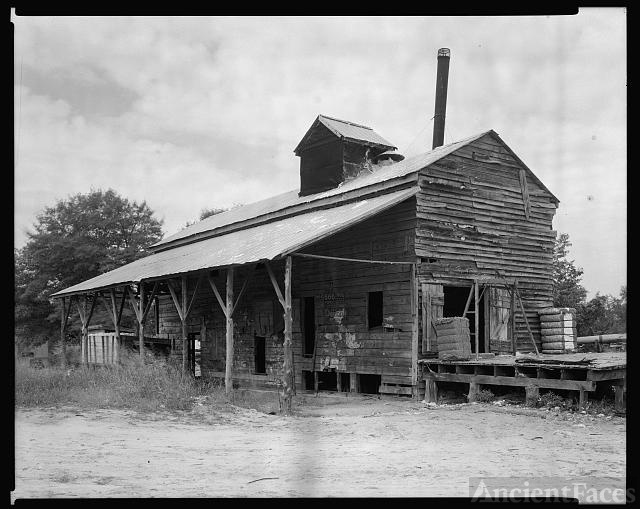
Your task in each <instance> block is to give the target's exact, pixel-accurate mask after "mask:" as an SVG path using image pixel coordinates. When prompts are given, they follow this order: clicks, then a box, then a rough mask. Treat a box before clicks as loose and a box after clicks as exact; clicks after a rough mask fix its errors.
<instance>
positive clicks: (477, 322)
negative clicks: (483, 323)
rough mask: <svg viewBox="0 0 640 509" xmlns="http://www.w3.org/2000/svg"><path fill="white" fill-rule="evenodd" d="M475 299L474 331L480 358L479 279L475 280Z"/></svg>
mask: <svg viewBox="0 0 640 509" xmlns="http://www.w3.org/2000/svg"><path fill="white" fill-rule="evenodd" d="M473 300H474V304H473V310H474V315H473V323H474V333H475V334H474V336H475V342H476V359H478V358H479V357H480V354H479V352H478V350H479V349H480V331H479V330H478V329H479V328H480V303H479V302H478V301H479V300H480V299H479V297H478V281H477V280H475V281H474V282H473Z"/></svg>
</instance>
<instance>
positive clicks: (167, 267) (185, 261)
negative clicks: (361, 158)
mask: <svg viewBox="0 0 640 509" xmlns="http://www.w3.org/2000/svg"><path fill="white" fill-rule="evenodd" d="M417 191H418V188H417V187H411V188H409V189H404V190H402V191H396V192H393V193H388V194H384V195H381V196H375V197H369V198H361V199H358V200H356V201H352V202H350V203H347V204H344V205H340V206H334V207H332V208H323V209H316V210H312V211H309V212H307V213H303V214H299V215H296V216H292V217H287V218H284V219H279V220H275V221H272V222H268V223H263V224H260V225H257V226H254V227H252V228H247V229H244V230H236V231H232V232H230V233H226V234H221V235H219V236H215V237H211V238H207V239H203V240H200V241H198V242H194V243H191V244H185V245H182V246H178V247H175V248H173V249H169V250H166V251H160V252H158V253H154V254H152V255H149V256H146V257H144V258H141V259H139V260H136V261H134V262H132V263H129V264H127V265H123V266H122V267H118V268H117V269H114V270H112V271H109V272H106V273H104V274H100V275H99V276H96V277H94V278H92V279H88V280H87V281H83V282H82V283H78V284H76V285H74V286H71V287H69V288H66V289H64V290H61V291H59V292H56V293H54V294H53V295H52V297H54V298H55V297H63V296H66V295H71V294H78V293H87V292H91V291H95V290H99V289H103V288H109V287H114V286H119V285H123V284H129V283H138V282H140V281H144V280H151V279H159V278H163V277H168V276H173V275H178V274H185V273H189V272H195V271H199V270H206V269H215V268H218V267H229V266H236V265H243V264H248V263H257V262H261V261H268V260H274V259H278V258H282V257H284V256H285V255H287V254H290V253H292V252H295V251H297V250H299V249H302V248H304V247H307V246H309V245H311V244H313V243H315V242H318V241H319V240H321V239H324V238H326V237H328V236H330V235H333V234H335V233H337V232H339V231H341V230H344V229H346V228H348V227H349V226H352V225H354V224H356V223H359V222H361V221H364V220H365V219H368V218H369V217H371V216H373V215H375V214H378V213H379V212H382V211H383V210H386V209H388V208H390V207H392V206H394V205H396V204H398V203H400V202H402V201H404V200H406V199H408V198H410V197H411V196H413V195H415V194H416V193H417Z"/></svg>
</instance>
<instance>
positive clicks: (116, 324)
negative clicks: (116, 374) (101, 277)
mask: <svg viewBox="0 0 640 509" xmlns="http://www.w3.org/2000/svg"><path fill="white" fill-rule="evenodd" d="M126 291H127V289H126V287H125V288H124V291H123V293H122V302H121V309H122V305H123V304H124V301H125V299H126V297H127V296H126ZM109 297H110V298H111V313H112V314H113V329H114V331H115V333H116V342H117V344H118V356H117V357H116V356H115V355H114V357H115V359H114V361H115V362H118V361H119V360H120V348H119V347H120V344H121V342H122V339H121V337H120V319H121V318H122V312H120V313H118V305H117V299H116V290H115V288H111V290H110V291H109ZM114 350H115V347H114Z"/></svg>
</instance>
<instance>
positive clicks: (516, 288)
mask: <svg viewBox="0 0 640 509" xmlns="http://www.w3.org/2000/svg"><path fill="white" fill-rule="evenodd" d="M513 290H514V291H515V293H516V296H517V297H518V302H519V303H520V309H521V310H522V316H523V317H524V323H525V325H526V326H527V331H528V332H529V337H530V338H531V343H532V344H533V348H534V350H535V351H536V355H538V354H540V352H539V351H538V345H536V341H535V339H533V332H531V327H529V320H527V313H526V311H525V310H524V305H523V304H522V297H521V296H520V292H519V291H518V283H517V282H516V283H514V284H513Z"/></svg>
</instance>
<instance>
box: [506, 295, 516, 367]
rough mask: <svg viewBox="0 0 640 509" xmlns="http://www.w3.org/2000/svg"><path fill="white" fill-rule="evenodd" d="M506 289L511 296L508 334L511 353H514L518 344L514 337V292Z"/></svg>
mask: <svg viewBox="0 0 640 509" xmlns="http://www.w3.org/2000/svg"><path fill="white" fill-rule="evenodd" d="M507 291H508V292H509V296H510V297H511V309H510V313H511V316H510V317H509V318H510V319H511V321H510V325H511V327H510V335H511V348H512V350H513V355H516V353H517V351H518V345H517V341H516V340H517V338H516V335H517V333H516V292H514V291H512V290H509V289H507Z"/></svg>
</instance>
